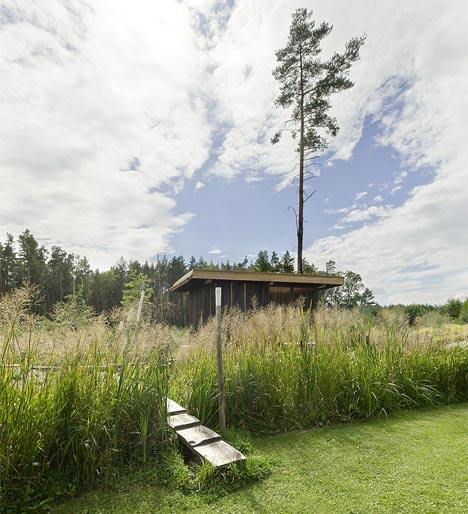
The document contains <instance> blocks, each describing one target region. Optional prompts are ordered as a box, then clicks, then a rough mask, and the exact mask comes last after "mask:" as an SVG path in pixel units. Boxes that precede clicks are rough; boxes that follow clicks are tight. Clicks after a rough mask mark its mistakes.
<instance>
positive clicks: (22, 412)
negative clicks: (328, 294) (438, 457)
mask: <svg viewBox="0 0 468 514" xmlns="http://www.w3.org/2000/svg"><path fill="white" fill-rule="evenodd" d="M33 302H34V291H33V290H31V289H28V288H22V289H18V290H16V291H14V292H12V293H10V294H7V295H4V296H3V297H2V298H1V300H0V340H1V347H0V352H1V353H0V355H1V359H2V361H1V366H0V427H1V437H0V510H3V511H8V510H10V511H11V512H15V511H22V510H24V506H25V505H29V506H34V507H35V508H38V506H40V505H43V507H44V508H45V507H46V506H47V505H48V503H49V502H51V501H53V500H54V499H57V498H60V497H63V496H66V495H70V494H75V493H77V492H79V491H81V490H84V489H86V488H89V487H95V486H96V485H99V484H101V483H105V482H106V481H108V480H109V479H110V478H111V477H112V476H113V474H114V473H115V472H116V470H118V469H121V468H122V466H129V465H131V466H134V467H135V466H136V467H138V466H141V465H142V464H143V465H144V463H145V462H151V463H152V465H153V467H155V468H156V469H160V470H161V473H162V474H164V473H167V472H168V471H167V470H168V468H173V467H174V465H173V462H174V461H173V460H171V458H169V457H168V456H170V455H173V454H174V448H175V442H174V440H173V438H172V436H171V434H170V433H168V432H167V429H166V425H165V416H166V412H165V399H166V397H167V395H168V394H169V395H170V396H172V397H173V398H174V399H176V400H179V401H180V402H182V403H183V404H184V405H185V406H186V407H187V408H188V409H189V411H190V412H191V413H193V414H195V415H197V416H198V417H199V418H200V419H201V420H202V421H203V422H204V423H205V424H208V425H209V426H211V427H212V428H216V425H217V410H216V407H217V402H216V371H215V370H216V368H215V360H214V352H213V341H214V331H215V327H214V324H213V323H212V322H208V323H206V324H205V325H203V326H202V327H200V328H199V329H198V330H196V331H193V330H181V329H175V328H173V327H168V326H165V325H158V324H154V323H150V322H149V321H144V320H143V321H142V323H141V325H140V326H139V327H137V325H136V324H135V323H134V322H133V319H134V315H133V313H132V309H131V306H130V307H129V308H127V309H126V310H114V311H112V312H111V313H109V314H106V315H104V314H101V315H99V316H98V315H94V314H93V312H92V311H91V310H90V309H89V307H87V306H86V305H85V304H82V303H80V302H79V301H78V300H77V299H76V297H73V296H72V297H70V299H69V300H68V301H67V302H65V303H62V304H59V305H57V306H56V308H55V310H54V313H53V316H52V319H50V318H43V317H39V316H37V315H34V314H31V313H32V312H33V311H34V309H32V303H33ZM441 316H442V315H440V316H439V317H438V318H437V319H436V318H434V317H432V318H431V319H429V318H428V317H426V318H424V317H423V318H420V319H416V320H414V323H413V325H412V326H409V322H408V317H407V316H406V314H405V313H404V311H402V310H399V309H387V310H385V309H384V310H380V311H379V312H378V313H377V314H375V313H365V312H361V311H360V310H358V309H355V310H346V309H329V308H325V307H322V308H319V309H318V310H317V311H315V312H314V313H313V314H312V313H309V312H307V311H305V312H304V311H303V309H302V308H301V306H300V305H294V306H287V307H286V306H275V305H271V306H269V307H267V308H265V309H255V310H253V311H251V312H248V313H242V312H239V311H236V310H232V311H230V312H226V313H225V315H224V319H223V338H224V355H225V373H226V393H227V416H228V424H229V426H230V427H231V428H232V429H234V430H239V429H241V430H244V431H248V432H250V433H251V434H261V433H267V432H268V433H272V432H278V431H287V430H291V429H296V428H306V427H313V426H317V425H324V424H328V423H335V422H340V421H349V420H354V419H364V418H369V417H375V416H386V415H388V414H390V413H391V412H394V411H397V410H402V409H411V408H416V407H422V406H431V405H436V404H445V403H454V402H461V401H467V400H468V348H467V346H466V344H465V342H466V341H467V340H468V326H467V325H464V324H453V323H449V322H448V318H444V317H441ZM138 328H139V330H138ZM171 462H172V464H171ZM249 469H250V471H252V474H253V475H252V476H257V477H260V476H264V475H265V469H264V468H263V467H262V466H257V467H255V465H252V464H250V468H249V467H247V472H245V473H247V475H248V474H249V473H250V471H249ZM236 473H237V474H236ZM245 473H244V474H242V473H238V472H236V471H235V470H234V471H233V472H232V473H231V474H230V475H229V477H230V479H229V480H231V479H232V480H234V481H235V477H236V476H238V477H239V478H240V479H242V480H243V481H245V480H246V478H248V476H247V477H246V475H245ZM176 474H177V473H176ZM203 474H204V475H206V476H210V474H209V473H207V472H206V471H203V472H202V475H203ZM169 475H170V476H171V477H173V476H174V473H171V472H170V469H169ZM179 475H180V473H179ZM197 477H198V478H197V479H196V480H195V482H194V481H193V480H192V482H191V483H199V481H200V477H199V475H197ZM233 477H234V478H233ZM197 481H198V482H197ZM205 482H206V480H205Z"/></svg>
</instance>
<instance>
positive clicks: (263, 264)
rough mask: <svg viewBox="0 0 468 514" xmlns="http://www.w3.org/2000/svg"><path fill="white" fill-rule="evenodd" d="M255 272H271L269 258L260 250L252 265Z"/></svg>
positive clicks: (265, 252)
mask: <svg viewBox="0 0 468 514" xmlns="http://www.w3.org/2000/svg"><path fill="white" fill-rule="evenodd" d="M254 269H255V271H272V267H271V263H270V258H269V256H268V252H267V251H266V250H260V251H259V252H258V255H257V259H256V261H255V264H254Z"/></svg>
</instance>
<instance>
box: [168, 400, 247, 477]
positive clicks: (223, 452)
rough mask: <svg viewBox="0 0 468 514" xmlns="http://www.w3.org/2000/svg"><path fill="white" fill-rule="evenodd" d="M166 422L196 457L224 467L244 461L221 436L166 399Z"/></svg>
mask: <svg viewBox="0 0 468 514" xmlns="http://www.w3.org/2000/svg"><path fill="white" fill-rule="evenodd" d="M167 423H168V425H169V426H170V427H171V428H172V429H173V430H174V431H175V433H176V434H177V436H178V437H179V439H180V440H181V442H182V443H183V444H184V445H185V446H186V447H187V448H189V449H190V450H191V451H192V452H193V453H194V454H195V455H196V456H197V457H198V458H200V459H203V460H206V461H208V462H209V463H210V464H211V465H213V466H214V467H215V468H224V467H226V466H229V464H233V463H234V462H242V461H245V455H243V454H242V453H241V452H240V451H238V450H236V449H235V448H234V447H233V446H231V445H230V444H228V443H226V442H225V441H223V440H222V439H221V436H220V435H219V434H217V433H216V432H214V431H213V430H211V429H210V428H208V427H205V426H204V425H202V424H201V423H200V420H198V419H197V418H196V417H195V416H192V415H190V414H188V413H187V411H186V410H185V409H184V408H183V407H182V406H181V405H179V404H178V403H177V402H174V401H173V400H170V399H169V398H168V399H167Z"/></svg>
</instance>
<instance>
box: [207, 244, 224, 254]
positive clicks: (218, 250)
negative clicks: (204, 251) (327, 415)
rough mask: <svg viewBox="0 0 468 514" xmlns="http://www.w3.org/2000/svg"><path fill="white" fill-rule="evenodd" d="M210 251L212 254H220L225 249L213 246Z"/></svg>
mask: <svg viewBox="0 0 468 514" xmlns="http://www.w3.org/2000/svg"><path fill="white" fill-rule="evenodd" d="M208 253H209V254H210V255H220V254H222V253H223V251H222V250H221V248H217V247H215V246H214V247H213V248H211V250H208Z"/></svg>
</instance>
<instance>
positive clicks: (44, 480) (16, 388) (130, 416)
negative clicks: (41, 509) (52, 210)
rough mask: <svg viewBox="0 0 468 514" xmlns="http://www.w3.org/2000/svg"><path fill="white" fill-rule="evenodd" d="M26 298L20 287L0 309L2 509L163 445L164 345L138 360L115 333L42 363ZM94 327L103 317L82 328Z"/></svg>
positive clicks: (79, 484)
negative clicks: (1, 334)
mask: <svg viewBox="0 0 468 514" xmlns="http://www.w3.org/2000/svg"><path fill="white" fill-rule="evenodd" d="M29 297H30V295H29V293H28V291H26V290H21V291H18V292H16V293H15V294H13V295H10V296H8V297H4V298H3V300H2V302H1V305H0V312H1V313H2V315H1V316H2V319H1V322H2V323H1V327H2V333H3V340H2V345H1V348H0V350H1V362H0V511H1V512H7V511H11V512H15V511H19V512H24V510H25V508H26V507H28V506H29V507H30V508H32V507H34V508H38V506H40V505H41V504H43V502H44V501H45V502H47V501H50V500H51V499H53V498H54V497H57V496H61V495H63V494H67V493H73V492H75V491H78V490H80V489H82V488H84V487H87V486H89V485H92V484H93V483H95V482H96V481H98V480H99V479H101V478H106V477H107V475H108V474H109V473H111V472H112V470H113V469H114V468H115V466H117V465H119V464H124V463H128V462H132V461H136V460H137V461H146V460H147V459H148V458H150V457H151V456H157V455H161V454H162V452H163V451H164V449H165V448H167V446H168V436H167V433H166V419H165V417H166V398H167V390H168V378H169V377H168V375H169V368H168V364H169V361H168V356H167V352H166V349H165V348H164V347H163V346H158V347H155V348H153V349H150V350H148V351H147V352H145V354H144V360H142V359H141V358H139V357H138V356H137V355H135V354H134V353H132V352H130V351H129V346H128V344H121V341H120V340H117V339H112V337H108V338H107V340H106V341H105V342H104V343H101V342H100V341H99V339H97V340H89V339H88V340H86V341H85V344H83V341H81V340H80V339H77V340H76V341H75V343H76V344H75V346H73V347H68V349H67V351H66V352H64V351H61V352H57V353H55V354H54V353H48V354H47V359H44V356H43V354H42V353H41V351H40V348H37V344H36V342H35V340H34V330H35V329H36V328H37V320H35V319H34V318H33V317H31V316H29V315H28V314H27V313H28V309H27V305H28V301H29ZM93 323H95V326H94V328H96V329H97V330H98V333H99V330H100V323H101V322H100V320H97V321H95V322H93V321H92V320H88V331H92V329H93ZM76 330H77V331H78V333H79V329H78V328H76ZM68 334H69V336H72V335H73V330H72V329H69V330H68ZM74 337H76V334H75V335H74ZM71 338H72V339H73V337H71ZM25 341H26V343H25ZM57 346H58V345H57ZM38 362H39V363H41V366H37V364H38ZM44 364H45V366H44Z"/></svg>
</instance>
